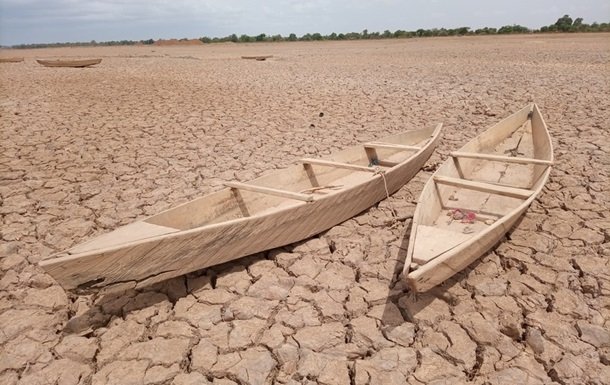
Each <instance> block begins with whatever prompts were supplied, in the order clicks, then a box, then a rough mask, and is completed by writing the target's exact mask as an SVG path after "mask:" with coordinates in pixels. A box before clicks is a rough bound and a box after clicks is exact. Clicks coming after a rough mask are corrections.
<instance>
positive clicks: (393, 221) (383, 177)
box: [373, 166, 398, 225]
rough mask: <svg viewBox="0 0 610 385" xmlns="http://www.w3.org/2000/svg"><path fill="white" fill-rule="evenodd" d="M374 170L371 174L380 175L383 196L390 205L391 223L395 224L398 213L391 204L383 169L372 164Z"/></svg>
mask: <svg viewBox="0 0 610 385" xmlns="http://www.w3.org/2000/svg"><path fill="white" fill-rule="evenodd" d="M373 168H374V170H375V173H374V174H373V175H381V179H383V187H384V188H385V196H386V198H387V200H388V206H389V207H390V212H391V213H392V224H393V225H394V224H396V222H398V214H397V213H396V210H395V209H394V205H393V204H392V201H391V200H390V191H389V190H388V182H387V181H386V179H385V170H382V169H381V167H379V166H374V167H373Z"/></svg>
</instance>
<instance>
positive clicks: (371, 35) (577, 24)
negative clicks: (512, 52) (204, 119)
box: [12, 15, 610, 48]
mask: <svg viewBox="0 0 610 385" xmlns="http://www.w3.org/2000/svg"><path fill="white" fill-rule="evenodd" d="M549 32H610V23H596V22H595V23H591V24H586V23H583V19H582V18H581V17H579V18H576V19H574V20H573V19H572V18H571V17H570V16H569V15H563V16H562V17H560V18H559V19H557V21H556V22H555V23H554V24H551V25H547V26H543V27H541V28H540V29H529V28H527V27H524V26H522V25H518V24H514V25H505V26H503V27H500V28H491V27H485V28H478V29H474V30H473V29H471V28H470V27H459V28H432V29H423V28H420V29H418V30H416V31H404V30H400V29H399V30H396V31H394V32H392V31H389V30H385V31H383V32H369V31H368V30H367V29H365V30H363V31H362V32H348V33H335V32H333V33H331V34H329V35H322V34H320V33H317V32H316V33H306V34H304V35H302V36H297V35H296V34H294V33H291V34H290V35H288V36H282V35H280V34H277V35H267V34H264V33H261V34H259V35H256V36H249V35H240V36H237V35H236V34H231V35H229V36H225V37H207V36H203V37H200V38H199V40H201V41H202V42H204V43H222V42H233V43H252V42H279V41H321V40H374V39H400V38H415V37H433V36H466V35H506V34H525V33H549ZM180 40H182V41H184V40H189V39H186V38H184V39H180ZM154 42H155V41H154V40H153V39H148V40H119V41H116V40H113V41H104V42H96V41H95V40H92V41H90V42H79V43H44V44H19V45H14V46H12V48H49V47H70V46H104V45H136V44H154Z"/></svg>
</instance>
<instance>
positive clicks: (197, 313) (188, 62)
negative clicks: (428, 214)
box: [0, 34, 610, 385]
mask: <svg viewBox="0 0 610 385" xmlns="http://www.w3.org/2000/svg"><path fill="white" fill-rule="evenodd" d="M0 55H2V56H25V57H26V59H25V62H23V63H13V64H4V63H3V64H0V150H1V152H0V256H1V258H0V384H11V385H12V384H23V385H36V384H58V385H68V384H94V385H98V384H117V385H118V384H120V385H128V384H176V385H187V384H214V385H230V384H236V383H237V384H240V385H244V384H252V385H255V384H271V383H273V384H311V385H313V384H325V385H334V384H337V385H364V384H371V385H374V384H404V383H409V384H460V383H474V384H547V383H559V384H609V383H610V366H609V365H610V333H609V331H608V330H609V329H610V269H609V262H608V261H609V256H610V208H609V200H610V195H609V194H608V191H610V179H609V173H610V167H609V165H610V156H609V151H610V140H609V135H608V133H609V130H610V98H609V97H608V95H610V35H608V34H578V35H530V36H515V37H463V38H430V39H410V40H391V41H367V42H319V43H276V44H273V43H269V44H267V43H264V44H238V45H235V44H223V45H203V46H189V47H155V46H140V47H104V48H64V49H44V50H28V51H17V52H7V51H5V52H2V53H0ZM242 55H274V57H273V58H271V59H269V60H267V61H260V62H259V61H253V60H241V59H240V56H242ZM58 57H83V58H84V57H101V58H103V61H102V63H101V64H100V65H98V66H96V67H93V68H86V69H69V68H45V67H42V66H40V65H38V64H37V63H36V62H35V61H34V58H58ZM531 101H534V102H536V103H537V104H538V105H539V107H540V109H541V111H542V113H543V115H544V117H545V118H546V121H547V124H548V126H549V129H550V132H551V135H552V137H553V144H554V146H555V157H556V166H555V167H554V168H553V171H552V173H551V177H550V180H549V182H548V183H547V185H546V187H545V188H544V190H543V192H542V194H541V195H540V197H539V198H538V199H537V200H536V201H535V203H534V204H533V205H532V206H531V207H530V209H529V210H528V212H527V214H526V216H525V217H524V218H523V220H521V221H520V222H519V223H518V224H517V225H516V227H515V228H514V229H513V231H512V232H511V233H510V234H509V236H508V237H507V238H506V239H505V240H503V241H502V242H501V243H500V244H499V245H498V246H497V247H496V248H495V249H494V250H492V251H491V252H489V253H487V254H486V255H484V256H483V257H482V258H481V259H480V260H479V261H478V262H476V263H474V264H473V265H471V266H470V267H469V268H467V269H466V270H464V271H463V272H461V273H459V274H457V275H456V276H455V277H453V278H452V279H450V280H449V281H448V282H446V283H445V284H443V285H442V286H440V287H437V288H435V289H433V290H432V291H430V292H428V293H426V294H422V295H418V296H415V295H413V294H411V293H409V292H408V291H407V290H406V287H405V285H404V284H403V283H402V282H401V281H400V280H399V279H398V274H399V272H400V271H401V270H402V263H403V260H404V247H405V245H406V242H407V240H408V238H406V239H407V240H406V239H405V236H406V233H407V231H408V230H407V229H408V226H409V223H410V219H407V220H406V221H404V222H401V223H400V224H399V225H398V226H394V227H391V226H388V224H387V222H388V219H390V218H391V217H390V211H389V205H390V202H391V205H392V206H393V207H395V208H396V209H397V210H398V212H399V215H401V216H408V215H409V214H410V213H412V212H413V210H414V207H415V202H416V200H417V198H418V196H419V192H420V191H421V188H422V187H423V184H424V182H425V181H426V179H427V178H428V177H429V176H430V175H431V173H432V172H433V170H434V168H435V165H437V164H438V163H439V162H440V161H442V160H443V159H445V157H446V156H447V154H448V152H449V151H451V150H455V149H458V148H459V147H461V146H462V145H463V144H464V143H465V142H466V141H467V140H468V139H469V138H472V137H473V136H475V135H476V134H477V133H479V132H481V131H483V130H485V128H486V127H488V126H489V125H491V124H493V123H495V122H497V121H498V120H499V119H501V118H503V117H505V116H507V115H509V114H510V113H512V112H514V111H516V110H518V109H520V108H521V107H523V106H525V105H526V104H527V103H529V102H531ZM438 122H443V123H444V127H445V128H444V137H443V139H442V142H441V144H440V146H439V148H438V149H437V151H436V153H435V154H434V155H433V156H432V157H431V158H430V160H429V162H428V163H427V166H426V167H425V169H424V170H422V171H421V172H420V173H419V174H418V175H417V176H416V177H415V178H414V179H413V180H412V181H411V182H410V183H408V184H407V185H406V186H405V187H404V188H402V189H401V190H400V191H399V192H398V193H396V194H395V195H394V196H392V197H391V198H390V199H389V202H388V200H386V201H383V202H381V203H380V204H379V205H378V206H376V207H373V208H371V209H370V210H368V211H366V212H364V213H362V214H360V215H358V216H357V217H355V218H353V219H351V220H349V221H347V222H345V223H343V224H341V225H339V226H336V227H334V228H332V229H330V230H329V231H327V232H325V233H322V234H320V235H319V236H318V237H315V238H312V239H309V240H306V241H304V242H301V243H299V244H294V245H290V246H287V247H284V248H281V249H275V250H271V251H269V252H266V253H264V254H260V255H255V256H251V257H247V258H243V259H240V260H237V261H235V262H232V263H227V264H225V265H221V266H217V267H214V268H211V269H207V270H204V271H199V272H196V273H193V274H189V275H187V276H182V277H179V278H175V279H172V280H169V281H166V282H163V283H161V284H157V285H155V286H153V287H150V288H147V289H145V290H141V291H132V292H125V293H121V294H117V295H106V296H76V295H73V294H70V293H66V292H65V291H64V290H63V289H62V288H61V287H60V286H59V285H58V284H57V283H55V282H54V280H53V279H52V278H51V277H50V276H48V275H46V274H45V273H44V272H43V271H42V270H41V269H40V268H39V267H38V266H37V262H38V261H40V260H41V259H42V258H44V257H45V256H48V255H50V254H52V253H54V252H57V251H60V250H63V249H65V248H68V247H70V246H72V245H75V244H77V243H80V242H81V241H83V240H85V239H87V238H89V237H92V236H95V235H98V234H102V233H105V232H108V231H110V230H112V229H114V228H116V227H118V226H120V225H124V224H128V223H130V222H132V221H134V220H136V219H139V218H143V217H145V216H147V215H151V214H154V213H157V212H159V211H161V210H163V209H165V208H168V207H170V206H174V205H176V204H179V203H182V202H185V201H188V200H190V199H193V198H195V197H198V196H200V195H202V194H205V193H208V192H211V191H215V190H218V189H220V188H221V183H222V182H223V181H226V180H240V181H246V180H249V179H252V178H254V177H256V176H258V175H260V174H262V173H264V172H266V171H269V170H271V169H274V168H281V167H284V166H288V165H290V164H292V163H294V162H295V161H296V160H297V159H299V158H301V157H303V156H307V157H315V156H323V155H327V154H329V153H330V152H332V151H334V150H337V149H340V148H344V147H345V146H348V145H353V144H357V143H361V142H363V141H366V140H371V139H375V138H378V137H382V136H384V135H387V134H391V133H395V132H399V131H402V130H405V129H408V128H416V127H421V126H424V125H432V124H435V123H438Z"/></svg>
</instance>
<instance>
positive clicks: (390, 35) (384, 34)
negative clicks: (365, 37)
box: [381, 29, 392, 39]
mask: <svg viewBox="0 0 610 385" xmlns="http://www.w3.org/2000/svg"><path fill="white" fill-rule="evenodd" d="M381 37H383V38H384V39H389V38H391V37H392V32H390V30H389V29H386V30H385V31H383V34H382V35H381Z"/></svg>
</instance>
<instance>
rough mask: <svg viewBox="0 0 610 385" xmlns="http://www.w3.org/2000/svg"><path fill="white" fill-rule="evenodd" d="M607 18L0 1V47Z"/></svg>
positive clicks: (528, 8)
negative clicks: (24, 44) (21, 44)
mask: <svg viewBox="0 0 610 385" xmlns="http://www.w3.org/2000/svg"><path fill="white" fill-rule="evenodd" d="M564 14H569V15H570V16H572V18H576V17H582V18H583V19H584V21H585V22H586V23H592V22H594V21H597V22H608V21H610V1H608V0H578V1H576V0H510V1H494V0H462V1H459V0H352V1H348V0H312V1H307V0H260V1H252V0H0V44H2V45H12V44H19V43H48V42H65V41H90V40H97V41H105V40H123V39H126V40H141V39H150V38H152V39H159V38H184V37H188V38H197V37H201V36H210V37H215V36H217V37H220V36H227V35H230V34H232V33H236V34H237V35H240V34H248V35H257V34H260V33H266V34H268V35H274V34H282V35H285V36H286V35H288V34H290V33H292V32H294V33H296V34H297V35H299V36H300V35H303V34H305V33H308V32H310V33H314V32H320V33H322V34H329V33H331V32H337V33H339V32H352V31H356V32H360V31H362V30H363V29H365V28H366V29H368V30H369V31H370V32H373V31H380V32H382V31H384V30H386V29H389V30H390V31H395V30H397V29H403V30H416V29H419V28H436V27H438V28H440V27H446V28H455V27H461V26H467V27H471V28H479V27H485V26H489V27H501V26H503V25H512V24H521V25H524V26H527V27H530V28H539V27H541V26H543V25H548V24H552V23H554V22H555V21H556V20H557V18H559V17H561V16H562V15H564Z"/></svg>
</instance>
